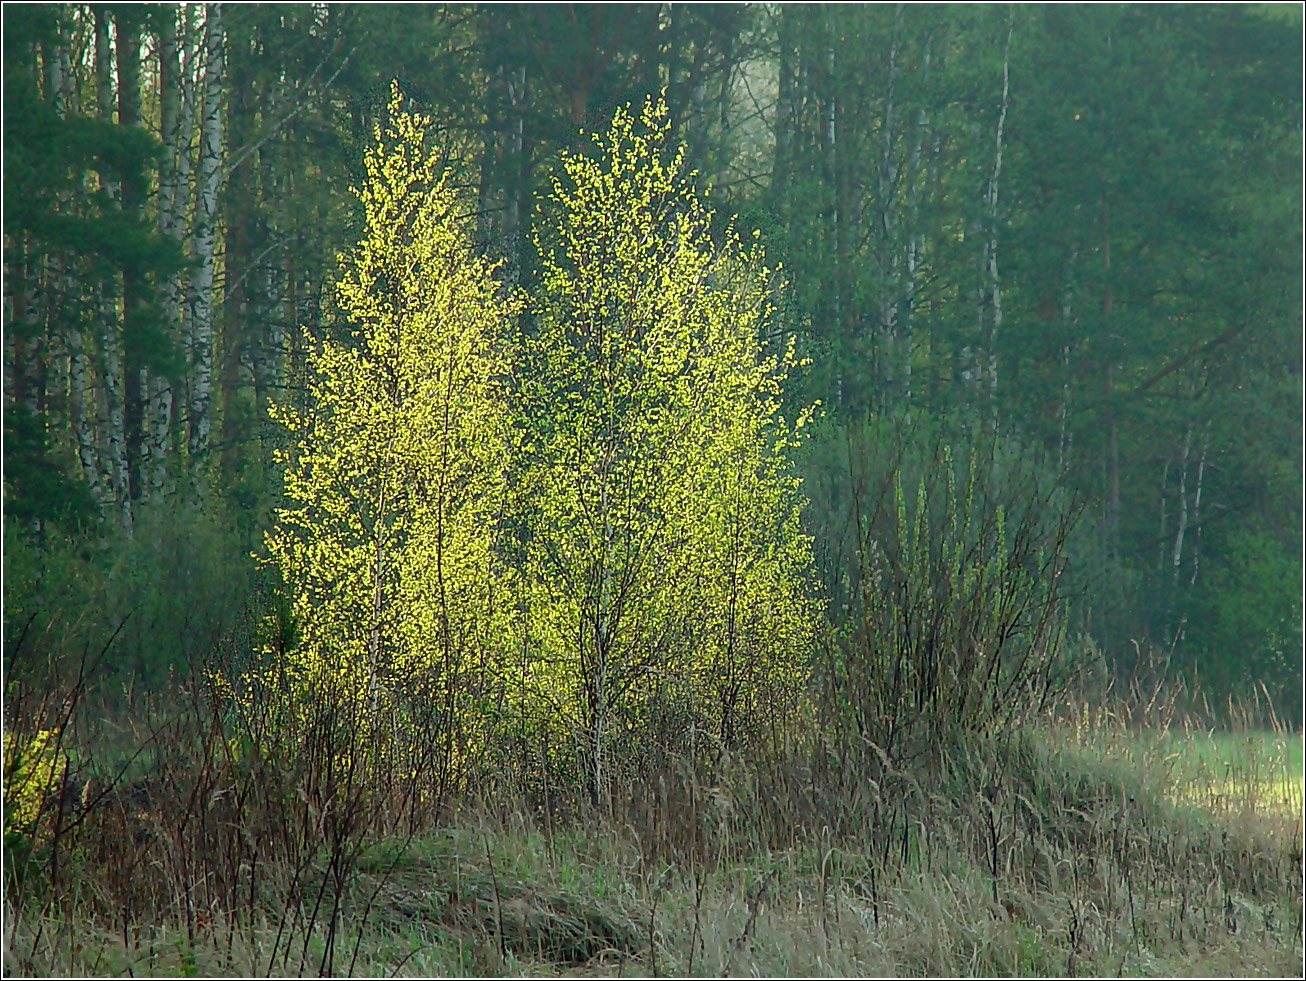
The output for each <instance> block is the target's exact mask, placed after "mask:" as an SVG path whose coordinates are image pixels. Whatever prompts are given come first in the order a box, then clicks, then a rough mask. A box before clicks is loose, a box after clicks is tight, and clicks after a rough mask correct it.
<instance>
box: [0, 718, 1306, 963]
mask: <svg viewBox="0 0 1306 981" xmlns="http://www.w3.org/2000/svg"><path fill="white" fill-rule="evenodd" d="M1026 735H1027V737H1028V738H1026V739H1024V740H1022V741H1021V746H1022V747H1023V748H1022V749H1021V750H1020V751H1019V752H1018V753H1014V754H1009V755H1008V756H1006V757H1005V758H1004V762H1002V763H1001V765H998V764H997V763H996V762H993V761H994V760H995V759H996V757H994V756H992V755H987V756H985V755H976V756H974V757H972V758H969V759H967V760H966V761H964V764H963V765H960V766H954V767H952V768H944V769H942V770H938V769H935V770H930V771H929V772H920V773H915V774H912V773H904V772H901V771H899V772H896V773H894V774H891V775H886V776H885V777H883V778H882V779H881V780H880V781H878V783H877V785H876V786H875V787H874V793H871V794H867V795H865V796H864V797H863V798H862V799H861V801H860V806H861V807H862V808H863V809H864V810H865V811H866V812H867V813H868V814H871V813H873V814H875V815H878V817H876V819H875V820H870V819H869V818H868V820H867V824H866V827H868V828H879V829H880V830H879V833H875V832H871V833H867V834H861V835H859V834H856V833H852V832H848V831H841V830H840V829H838V828H831V827H830V826H828V825H827V826H823V827H815V828H814V827H810V826H809V827H807V828H806V830H803V829H802V828H801V827H800V826H797V825H795V826H793V827H791V828H790V829H789V831H788V840H774V839H773V840H771V841H769V842H766V843H763V842H760V841H759V840H758V836H757V834H756V833H755V828H756V824H755V823H754V822H752V821H751V819H750V814H749V812H750V809H754V810H755V809H756V808H757V807H759V806H760V804H759V802H758V801H756V800H749V799H748V797H747V793H746V792H740V791H739V790H738V789H737V788H736V789H731V788H729V787H723V786H715V787H703V788H700V792H699V793H698V795H697V797H696V799H695V800H694V801H692V802H691V803H690V804H687V805H686V804H682V805H680V809H681V810H682V811H689V812H692V817H693V826H694V827H698V828H700V829H701V830H702V833H701V834H699V833H694V834H691V835H690V836H689V837H688V838H686V837H684V836H683V835H682V837H681V838H680V839H679V840H680V841H681V843H682V845H684V848H683V849H682V850H681V851H677V850H676V848H675V847H671V848H670V849H660V850H659V849H657V848H652V847H650V844H649V840H648V839H647V838H645V837H641V831H640V828H641V827H643V825H641V823H640V819H639V818H636V817H632V818H630V820H626V821H621V820H612V819H611V818H609V819H607V820H602V821H600V820H598V819H594V818H590V819H584V818H578V817H573V818H571V819H570V820H567V821H562V820H557V821H555V820H551V819H549V818H548V816H547V815H546V816H545V817H544V818H543V819H542V818H541V817H540V816H539V815H535V816H531V815H529V814H528V812H527V811H526V810H524V809H504V808H497V807H493V806H484V805H482V806H472V805H468V806H467V807H466V808H465V809H464V810H462V811H461V812H459V813H457V814H455V815H453V816H452V817H451V818H450V819H449V820H448V821H447V822H446V824H445V826H444V827H443V828H442V829H441V830H440V831H438V832H436V833H424V834H421V835H416V836H410V837H407V838H393V839H388V840H383V841H373V842H369V843H367V844H366V846H365V847H361V848H360V850H359V851H358V852H357V853H356V854H353V855H351V856H350V861H349V862H348V863H343V864H342V863H339V862H337V861H335V859H338V858H339V855H337V854H335V853H328V854H323V855H318V856H317V857H316V858H315V859H314V860H313V861H312V862H309V863H307V865H306V866H305V867H302V868H300V869H298V870H294V875H295V877H297V882H296V884H295V885H296V887H293V888H290V889H286V888H283V887H284V885H285V881H284V879H283V880H280V881H281V887H278V885H277V883H278V881H279V880H278V875H279V874H281V875H284V876H290V875H291V870H288V869H286V870H277V869H268V870H265V872H264V874H263V879H262V882H261V884H259V885H257V886H256V885H251V886H250V889H251V891H257V892H258V894H259V896H260V897H264V898H261V899H259V900H258V901H254V902H251V903H250V904H249V905H248V906H246V907H245V908H243V909H242V910H240V911H239V912H238V913H236V914H233V915H222V914H220V913H218V912H214V911H209V912H195V911H193V910H192V911H191V912H190V913H188V915H187V916H174V917H170V918H169V917H162V918H160V920H159V921H158V922H155V923H145V922H133V923H128V925H126V926H124V922H125V918H119V917H115V916H112V915H105V913H104V911H103V908H102V906H101V911H100V912H96V913H89V912H87V911H86V909H83V908H82V907H81V906H79V904H78V903H77V901H76V899H75V896H76V895H78V894H79V893H78V888H82V889H83V890H84V894H85V895H87V896H90V895H92V894H93V884H90V883H83V884H82V885H81V886H80V887H79V886H77V885H74V886H73V887H72V888H70V889H69V890H68V891H66V892H65V894H64V895H63V896H62V897H61V899H60V900H59V901H57V902H49V903H46V904H45V905H44V906H43V907H42V908H40V909H36V908H34V906H33V904H32V903H15V902H13V901H12V897H7V898H6V903H5V913H6V915H5V924H4V942H3V967H4V974H5V975H6V976H16V975H23V976H43V975H55V976H64V975H65V974H66V975H68V976H79V975H80V976H156V977H163V976H191V977H217V976H268V975H310V976H317V975H324V974H334V975H346V976H349V975H352V976H387V977H388V976H412V977H421V976H427V977H430V976H469V975H473V976H504V975H507V976H576V977H591V976H593V977H597V976H604V977H609V976H610V977H623V976H624V977H640V976H655V977H656V976H668V977H672V976H714V977H726V976H864V975H884V976H893V975H911V976H942V977H946V976H1012V977H1039V976H1043V977H1048V976H1054V977H1055V976H1143V977H1165V976H1194V977H1206V976H1217V977H1219V976H1225V977H1235V976H1237V977H1245V976H1262V977H1276V976H1297V977H1300V976H1301V975H1302V973H1303V947H1302V927H1303V922H1302V739H1301V735H1300V734H1293V733H1285V732H1278V733H1272V732H1257V731H1251V730H1245V731H1242V732H1240V733H1234V734H1230V733H1224V734H1212V733H1208V732H1203V731H1182V730H1180V729H1178V728H1171V729H1168V730H1164V731H1151V730H1144V731H1141V732H1138V731H1133V732H1131V731H1130V730H1129V729H1127V728H1126V727H1123V726H1119V725H1110V724H1102V722H1101V720H1100V719H1099V720H1088V719H1087V718H1086V717H1084V718H1080V719H1078V720H1077V721H1067V720H1064V719H1063V720H1062V721H1061V722H1059V723H1057V724H1051V723H1046V724H1044V725H1042V726H1041V727H1039V728H1038V729H1036V730H1034V731H1032V732H1031V733H1027V734H1026ZM985 760H989V761H990V762H987V763H986V762H985ZM890 777H892V779H891V778H890ZM795 806H799V805H798V804H797V802H796V804H795ZM664 818H665V815H664ZM877 822H878V823H877ZM750 828H751V829H754V830H753V831H750ZM695 843H696V847H690V846H691V845H695ZM328 852H330V850H328ZM346 866H347V869H346V871H347V875H346V874H344V873H342V871H341V870H342V869H345V867H346ZM140 874H142V875H145V874H148V870H141V873H140ZM336 874H339V882H340V883H341V884H342V888H341V889H340V890H339V893H338V894H339V896H340V900H339V902H338V903H336V902H333V899H332V897H333V896H335V895H336V894H337V892H336V890H334V889H333V888H331V885H332V883H333V882H335V881H337V880H336V879H335V878H333V876H334V875H336ZM252 881H253V880H252V879H251V882H252ZM11 891H12V890H11ZM286 895H296V896H299V897H300V900H299V901H298V903H297V904H290V903H280V904H278V903H276V902H274V901H270V900H271V898H272V897H276V896H286ZM314 897H317V898H318V902H316V903H315V902H313V898H314ZM322 897H326V899H325V900H323V899H322ZM187 909H191V907H190V906H187Z"/></svg>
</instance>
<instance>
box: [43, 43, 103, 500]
mask: <svg viewBox="0 0 1306 981" xmlns="http://www.w3.org/2000/svg"><path fill="white" fill-rule="evenodd" d="M50 89H51V94H52V95H53V101H54V111H55V113H56V114H57V115H58V116H59V118H60V119H66V118H67V116H68V114H69V112H70V111H73V112H75V111H76V103H75V100H74V99H73V98H72V94H73V77H72V68H71V59H70V56H69V52H68V41H67V38H66V37H61V38H60V41H59V45H58V48H57V50H56V51H55V53H54V58H53V59H52V61H51V65H50ZM55 274H56V277H57V279H58V281H59V292H61V293H62V294H63V295H64V296H70V297H71V296H72V295H73V291H74V289H75V288H76V287H75V284H74V282H73V277H72V275H71V273H70V272H69V271H68V270H67V269H66V268H62V266H61V268H59V269H58V270H55ZM67 345H68V421H69V425H70V426H71V427H72V430H73V439H74V442H75V443H76V445H77V460H78V463H79V464H80V466H81V470H82V479H83V480H84V481H85V482H86V489H87V491H88V492H89V493H90V495H91V499H92V500H93V501H94V502H95V503H96V505H97V506H99V505H100V504H101V500H102V497H103V494H104V489H103V487H102V486H101V483H100V461H99V458H98V456H97V455H96V452H95V419H94V415H93V413H92V412H91V411H89V410H88V406H90V405H91V403H90V400H89V398H88V396H89V394H90V391H91V385H90V365H89V364H88V359H87V356H86V338H85V337H84V336H83V334H82V329H81V322H80V321H79V320H78V319H77V318H75V317H74V318H73V319H72V320H71V322H70V323H69V327H68V339H67Z"/></svg>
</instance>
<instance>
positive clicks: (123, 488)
mask: <svg viewBox="0 0 1306 981" xmlns="http://www.w3.org/2000/svg"><path fill="white" fill-rule="evenodd" d="M112 57H113V55H112V50H111V43H110V37H109V14H108V11H107V10H106V9H105V8H104V7H96V8H95V91H96V102H97V103H98V106H99V111H100V118H101V119H103V120H104V121H105V122H109V123H111V122H113V116H114V97H113V64H112ZM100 180H101V186H102V187H103V189H104V191H105V193H106V194H107V195H108V197H109V198H110V199H112V200H120V198H121V187H120V185H119V183H118V181H117V180H116V178H115V175H113V174H112V173H111V172H110V171H109V170H108V169H107V168H106V169H105V170H102V171H101V178H100ZM116 287H117V277H116V276H109V277H106V278H105V279H104V280H103V281H101V282H100V283H99V284H97V287H96V290H97V293H98V294H99V295H98V298H97V306H98V308H99V313H100V352H101V355H102V357H103V365H102V367H103V371H104V388H103V393H104V405H103V409H104V419H103V420H102V423H103V424H102V425H101V427H100V433H101V439H102V441H103V448H102V453H103V455H104V458H105V459H106V460H108V462H109V484H110V487H111V489H112V493H113V500H114V505H115V509H116V511H117V517H118V525H119V527H120V528H121V529H122V532H123V534H125V535H127V536H128V537H130V536H131V533H132V525H133V516H132V502H131V475H130V472H129V469H128V465H127V440H126V426H125V422H124V418H123V372H122V352H121V343H122V338H121V332H120V324H119V314H118V299H117V291H116Z"/></svg>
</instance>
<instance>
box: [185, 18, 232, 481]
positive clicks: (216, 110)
mask: <svg viewBox="0 0 1306 981" xmlns="http://www.w3.org/2000/svg"><path fill="white" fill-rule="evenodd" d="M222 14H223V5H222V4H221V3H209V4H205V22H204V47H205V66H204V85H203V93H204V95H203V108H202V110H201V112H200V119H199V127H200V146H199V159H198V163H197V166H196V169H195V184H196V200H195V215H194V231H193V233H192V237H191V255H192V257H193V259H194V263H195V265H194V269H193V271H192V273H191V281H190V298H189V315H188V318H187V321H188V322H187V328H188V330H189V332H190V338H189V341H190V350H191V359H190V360H191V396H190V407H189V408H190V418H189V436H188V450H189V456H190V467H191V471H192V480H195V479H196V477H197V475H198V474H199V472H200V470H201V469H202V467H203V466H204V463H205V460H206V458H207V456H208V449H209V431H210V428H211V426H212V420H211V418H210V405H211V402H212V395H213V392H212V388H213V307H214V303H213V271H214V252H213V246H214V221H215V217H216V214H217V206H218V183H219V177H220V175H221V170H222V84H223V78H224V70H225V58H226V35H225V32H224V30H223V25H222Z"/></svg>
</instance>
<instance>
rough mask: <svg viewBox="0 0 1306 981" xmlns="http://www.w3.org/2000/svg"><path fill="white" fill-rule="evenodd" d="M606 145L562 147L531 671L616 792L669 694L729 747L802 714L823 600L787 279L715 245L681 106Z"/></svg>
mask: <svg viewBox="0 0 1306 981" xmlns="http://www.w3.org/2000/svg"><path fill="white" fill-rule="evenodd" d="M594 142H595V150H596V153H595V154H594V155H593V156H586V155H582V154H572V155H566V156H564V159H563V164H562V169H563V174H562V176H561V177H560V178H558V179H557V180H555V182H554V191H553V195H552V198H551V202H550V203H551V205H552V208H553V214H552V216H551V217H552V224H553V227H554V231H553V233H552V234H551V235H548V236H541V238H540V240H539V242H538V245H539V247H540V250H541V254H542V257H543V263H542V265H543V282H542V287H541V289H540V292H539V294H538V296H537V298H536V301H535V304H534V310H533V313H534V315H535V319H536V323H537V324H538V334H537V336H536V337H535V338H534V339H533V341H532V342H531V343H530V344H529V347H528V351H527V354H526V358H525V362H526V369H525V375H526V377H527V378H528V379H529V382H528V385H527V387H526V391H525V399H524V404H523V406H522V409H523V412H524V415H525V418H526V425H525V429H526V432H527V439H528V442H529V453H528V459H527V462H526V466H525V468H524V469H525V471H526V476H525V486H526V488H527V491H528V500H529V504H530V508H531V520H532V534H531V543H532V548H531V549H530V550H529V574H528V576H527V582H526V583H525V588H526V592H527V600H526V604H525V606H526V608H527V609H528V611H529V613H528V620H529V628H528V629H529V633H530V643H528V644H527V645H524V649H523V652H522V657H523V663H522V665H521V668H520V676H521V677H523V678H524V679H525V680H526V686H525V690H526V699H525V701H526V704H527V706H528V707H530V706H533V707H534V709H535V711H537V712H542V713H544V714H546V715H549V716H551V717H553V718H559V719H564V720H567V721H568V722H569V723H570V725H571V728H572V730H573V732H574V733H576V734H577V735H579V736H580V737H581V739H582V742H583V749H584V753H585V756H586V761H587V762H586V766H587V770H588V782H589V784H590V788H591V791H592V792H595V793H597V792H598V788H600V787H601V786H602V784H603V782H604V779H605V778H604V775H603V767H604V766H605V764H604V763H603V758H604V756H605V753H606V749H605V744H606V743H607V742H608V741H609V738H610V736H611V734H612V733H613V732H614V731H617V730H621V729H628V728H629V727H631V726H634V725H637V724H638V721H639V719H640V717H641V711H642V708H643V707H644V706H646V705H647V704H648V703H649V701H650V700H651V699H653V698H655V697H657V698H660V699H661V700H662V701H663V703H664V704H666V703H667V702H668V701H669V702H672V703H675V704H676V705H678V706H681V707H687V708H689V709H691V710H692V711H693V713H694V714H695V716H696V717H698V718H699V719H700V720H703V721H704V722H707V723H710V725H711V726H712V727H713V728H716V729H718V730H719V731H720V732H721V733H722V734H723V735H724V736H726V737H727V738H728V737H730V736H731V735H732V731H733V730H735V729H736V727H737V726H738V725H739V724H741V723H747V722H748V721H749V717H750V716H755V715H756V712H755V710H757V709H760V708H762V707H765V708H766V710H767V711H768V712H771V713H778V712H780V711H782V710H783V709H784V708H785V707H786V706H787V705H788V704H791V702H792V700H793V698H794V697H795V696H796V694H797V691H798V688H799V678H800V674H801V670H802V666H803V664H804V659H805V657H806V655H807V652H808V647H809V644H810V635H809V630H810V624H811V623H812V622H813V615H812V614H813V610H812V606H811V601H810V600H809V599H808V598H807V597H806V594H805V591H804V586H803V581H804V574H805V571H806V568H807V566H808V564H809V561H810V559H809V545H808V540H807V539H806V538H805V537H804V535H803V534H802V532H801V530H800V528H799V523H798V518H799V510H800V506H801V501H800V498H799V496H798V485H797V480H796V479H795V478H794V477H793V476H792V474H791V472H790V468H789V465H788V462H787V460H786V457H785V451H786V449H787V447H788V446H789V445H790V444H791V442H792V441H793V440H794V439H795V438H796V437H797V431H798V429H799V428H800V427H801V425H802V424H803V421H804V420H803V419H801V418H800V419H799V420H797V421H796V422H792V423H791V422H788V421H786V420H785V419H784V418H782V416H781V411H780V396H781V387H782V384H783V382H784V379H785V377H786V375H787V373H788V372H789V370H790V369H791V368H792V367H793V366H794V365H795V359H794V355H793V350H792V347H791V346H789V345H787V344H786V343H784V342H778V343H773V344H764V343H763V342H762V337H763V335H764V333H765V328H766V326H767V324H768V321H769V319H770V312H771V311H770V307H769V304H768V299H767V293H768V283H769V282H770V280H771V278H772V274H771V272H770V271H769V270H767V269H766V268H765V267H764V266H763V264H762V257H761V254H760V250H758V249H757V248H756V247H750V246H745V245H743V244H742V243H741V242H740V241H739V239H738V238H737V236H736V235H735V234H734V233H733V232H727V233H726V235H725V236H724V240H723V241H722V243H721V244H716V243H714V242H713V240H712V237H711V235H710V233H709V225H710V218H711V216H710V215H709V213H708V212H707V211H706V210H705V209H704V208H703V206H702V204H701V203H700V202H699V200H698V197H697V195H696V194H695V192H694V189H693V185H692V182H691V176H692V175H690V174H689V173H687V172H686V170H685V166H684V152H683V149H682V148H676V147H674V146H673V144H672V142H671V140H670V123H669V119H668V115H667V110H666V108H665V106H664V105H662V104H660V103H659V104H650V105H649V106H648V107H646V108H645V109H644V111H643V113H642V115H641V116H640V117H639V118H634V117H632V116H631V115H630V114H629V113H628V112H626V111H618V112H617V113H616V116H615V118H614V120H613V124H612V128H611V130H610V131H608V132H607V133H604V134H600V135H598V136H596V137H595V140H594Z"/></svg>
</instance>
